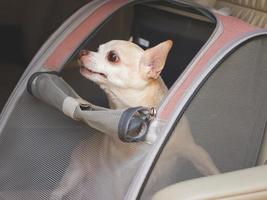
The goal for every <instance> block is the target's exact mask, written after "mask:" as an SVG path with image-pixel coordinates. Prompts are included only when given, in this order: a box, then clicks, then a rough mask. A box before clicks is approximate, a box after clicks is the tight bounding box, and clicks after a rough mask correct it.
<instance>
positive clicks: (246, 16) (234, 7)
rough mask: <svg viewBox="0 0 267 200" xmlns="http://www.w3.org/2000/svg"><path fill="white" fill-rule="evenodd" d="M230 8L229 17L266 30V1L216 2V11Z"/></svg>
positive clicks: (236, 0) (219, 0) (229, 0)
mask: <svg viewBox="0 0 267 200" xmlns="http://www.w3.org/2000/svg"><path fill="white" fill-rule="evenodd" d="M225 7H227V8H230V9H231V15H232V16H235V17H238V18H240V19H242V20H244V21H246V22H248V23H250V24H252V25H254V26H258V27H260V28H267V1H266V0H217V1H216V3H215V8H216V9H221V8H225Z"/></svg>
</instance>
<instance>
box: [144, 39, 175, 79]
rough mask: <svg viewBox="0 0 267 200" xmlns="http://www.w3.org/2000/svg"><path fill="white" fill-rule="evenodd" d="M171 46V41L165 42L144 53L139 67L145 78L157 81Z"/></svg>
mask: <svg viewBox="0 0 267 200" xmlns="http://www.w3.org/2000/svg"><path fill="white" fill-rule="evenodd" d="M172 44H173V42H172V41H171V40H167V41H165V42H162V43H160V44H158V45H157V46H155V47H152V48H150V49H147V50H145V51H144V54H143V56H142V58H141V60H140V67H141V69H142V70H144V72H145V75H146V77H147V78H153V79H157V78H158V77H159V75H160V73H161V71H162V69H163V67H164V65H165V62H166V59H167V56H168V53H169V51H170V49H171V47H172Z"/></svg>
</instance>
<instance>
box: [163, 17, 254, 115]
mask: <svg viewBox="0 0 267 200" xmlns="http://www.w3.org/2000/svg"><path fill="white" fill-rule="evenodd" d="M217 17H218V18H219V20H220V21H221V22H222V25H223V32H222V34H221V35H220V36H219V38H218V39H217V41H215V43H214V44H213V45H212V46H211V47H210V48H209V49H208V50H207V52H206V53H205V54H204V55H203V57H202V58H201V59H200V60H199V61H198V62H197V63H196V65H195V67H194V68H193V70H192V72H191V73H190V74H189V75H188V77H187V78H186V79H185V80H184V82H183V83H182V84H181V86H180V87H179V88H176V90H175V91H174V95H173V96H172V97H171V99H169V101H168V102H167V104H166V106H165V108H164V110H163V111H162V112H161V113H159V117H160V118H161V119H165V120H166V119H168V118H169V117H170V116H171V114H172V113H173V111H174V108H175V107H176V105H177V103H178V102H179V101H180V100H181V98H182V97H183V94H184V93H185V91H186V90H187V89H188V88H189V87H190V85H191V84H192V82H193V80H194V79H195V78H197V77H198V76H199V75H200V74H201V73H202V71H203V69H204V68H205V66H206V65H207V63H208V62H209V61H210V60H211V59H212V57H214V56H215V55H216V54H217V53H218V52H219V51H220V50H221V49H222V48H223V47H225V46H227V45H229V44H231V42H232V41H234V40H235V39H238V38H239V37H241V36H242V35H244V34H245V33H248V32H251V31H255V30H256V28H254V27H252V26H250V25H249V24H247V23H245V22H243V21H241V20H239V19H237V18H234V17H229V16H222V15H219V16H217Z"/></svg>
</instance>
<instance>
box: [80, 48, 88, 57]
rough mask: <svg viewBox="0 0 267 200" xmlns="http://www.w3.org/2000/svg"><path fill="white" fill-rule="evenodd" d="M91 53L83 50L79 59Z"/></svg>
mask: <svg viewBox="0 0 267 200" xmlns="http://www.w3.org/2000/svg"><path fill="white" fill-rule="evenodd" d="M89 53H90V51H88V50H85V49H83V50H81V51H80V53H79V58H81V57H82V56H86V55H89Z"/></svg>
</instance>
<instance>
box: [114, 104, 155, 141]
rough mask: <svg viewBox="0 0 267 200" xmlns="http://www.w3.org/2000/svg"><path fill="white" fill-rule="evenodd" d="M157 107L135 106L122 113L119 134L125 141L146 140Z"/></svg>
mask: <svg viewBox="0 0 267 200" xmlns="http://www.w3.org/2000/svg"><path fill="white" fill-rule="evenodd" d="M155 115H156V109H155V108H144V107H134V108H128V109H127V110H125V111H124V112H123V113H122V116H121V118H120V121H119V127H118V135H119V138H120V139H121V141H123V142H140V141H144V140H145V138H146V135H147V132H148V128H149V124H150V121H151V120H152V119H153V118H154V117H155Z"/></svg>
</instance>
